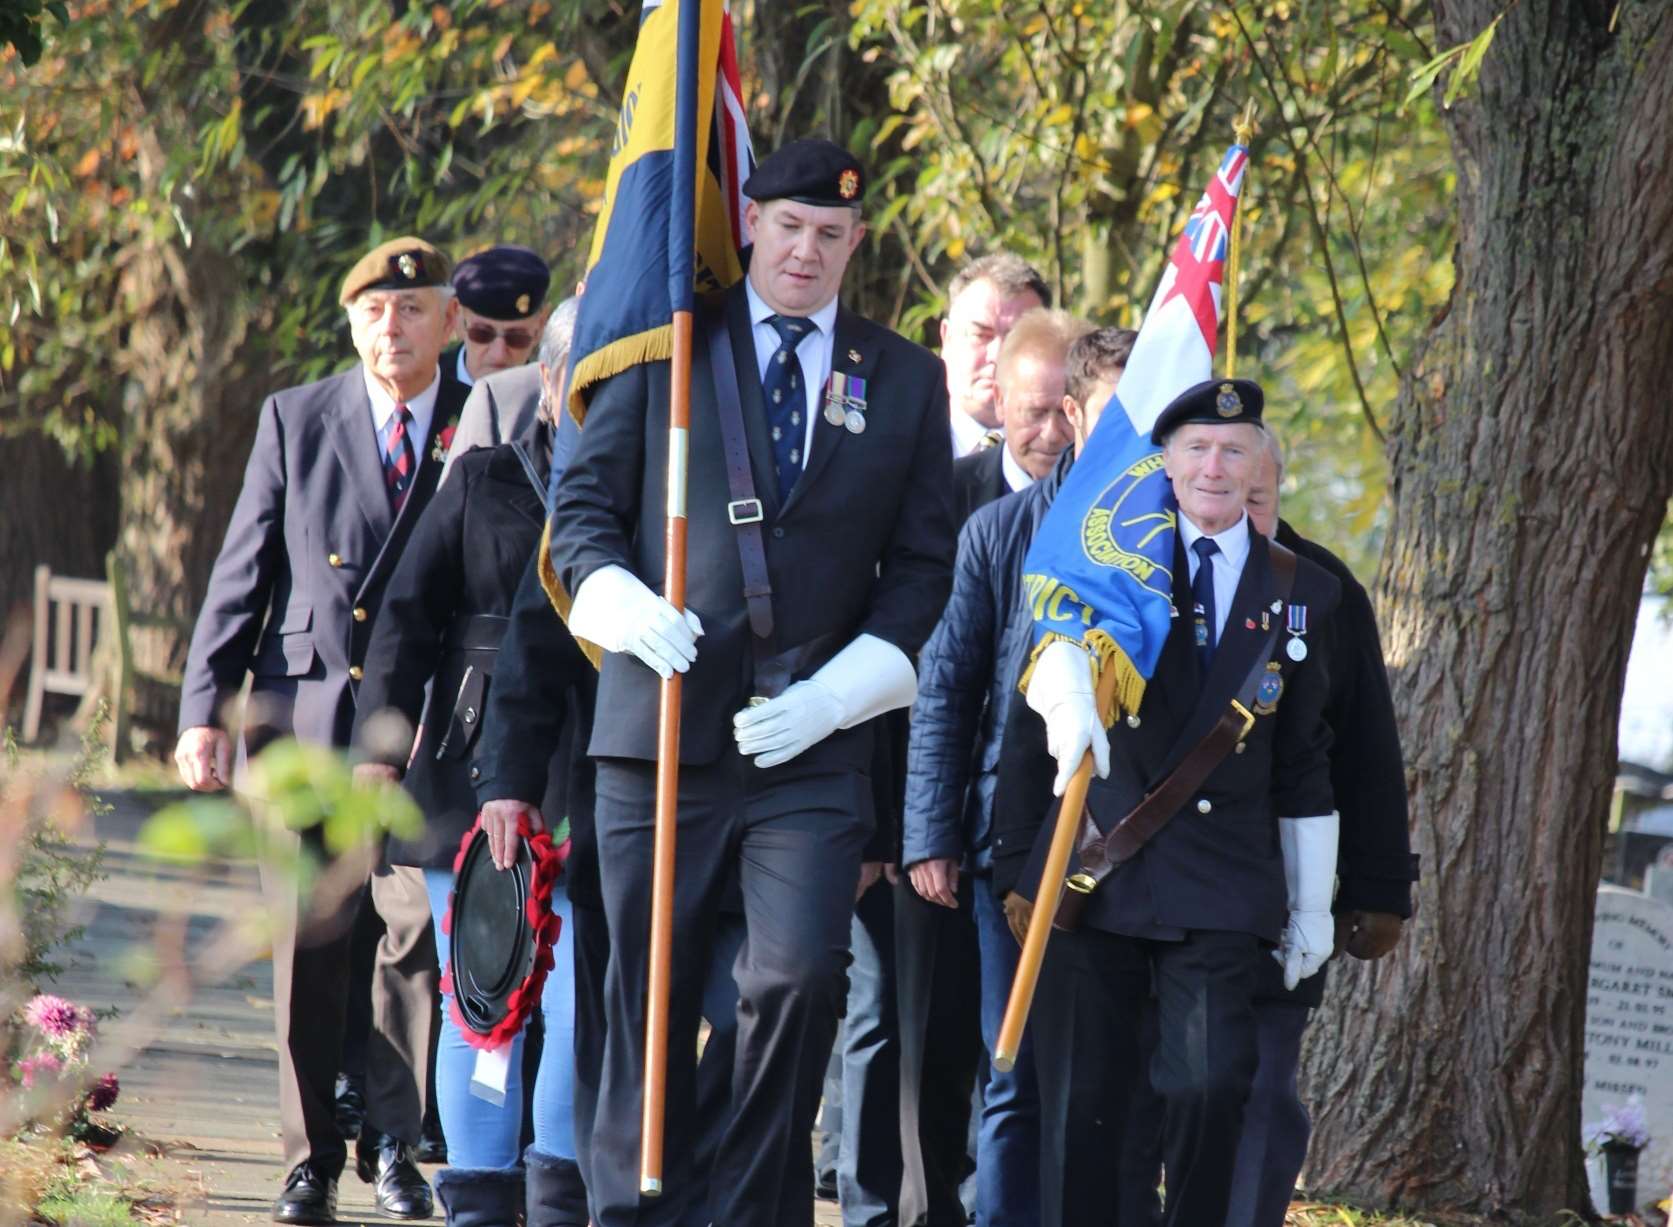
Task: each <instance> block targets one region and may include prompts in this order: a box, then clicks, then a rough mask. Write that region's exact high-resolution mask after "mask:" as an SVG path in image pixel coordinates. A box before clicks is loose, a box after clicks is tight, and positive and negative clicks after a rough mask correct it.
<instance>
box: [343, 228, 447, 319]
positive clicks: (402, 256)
mask: <svg viewBox="0 0 1673 1227" xmlns="http://www.w3.org/2000/svg"><path fill="white" fill-rule="evenodd" d="M447 268H448V265H447V257H446V256H445V255H443V254H442V253H441V251H440V250H439V249H438V248H436V247H432V246H431V245H430V244H429V243H426V242H425V241H424V240H423V239H420V238H415V237H413V236H411V235H408V236H407V237H405V238H399V239H390V240H389V242H387V243H380V244H378V245H377V246H376V247H374V248H372V250H371V251H369V252H367V253H366V254H365V255H363V256H361V257H360V259H359V260H357V261H356V262H355V265H354V267H353V268H351V269H349V275H348V276H347V277H344V278H343V288H342V291H341V293H339V294H338V295H337V302H338V303H339V304H340V305H342V306H345V307H346V306H348V305H349V304H350V303H351V302H353V301H354V300H355V297H356V296H357V295H359V294H363V293H365V292H366V291H367V290H416V289H419V288H421V287H423V286H435V285H446V284H447Z"/></svg>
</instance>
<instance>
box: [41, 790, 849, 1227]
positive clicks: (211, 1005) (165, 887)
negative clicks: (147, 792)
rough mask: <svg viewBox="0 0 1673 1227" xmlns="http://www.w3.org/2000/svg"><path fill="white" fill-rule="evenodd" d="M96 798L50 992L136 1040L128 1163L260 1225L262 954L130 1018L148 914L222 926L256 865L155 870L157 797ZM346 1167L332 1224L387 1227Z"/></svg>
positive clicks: (256, 902) (213, 1226) (121, 1118)
mask: <svg viewBox="0 0 1673 1227" xmlns="http://www.w3.org/2000/svg"><path fill="white" fill-rule="evenodd" d="M106 799H107V800H108V801H110V802H111V803H112V804H113V806H114V809H113V811H112V812H111V813H109V814H107V815H104V816H103V817H101V818H100V819H99V822H98V835H99V837H100V838H102V839H104V840H105V841H106V844H107V847H108V850H109V853H108V862H107V868H108V870H109V874H110V876H109V877H108V878H107V879H105V880H104V881H102V882H99V883H98V884H97V885H95V887H94V888H93V890H92V892H91V898H90V900H89V908H88V911H87V913H86V915H85V916H84V920H85V923H86V924H87V933H86V936H85V937H84V938H83V940H82V942H81V943H80V946H79V947H78V950H77V953H79V954H81V955H83V956H84V957H83V958H82V960H81V962H80V964H79V965H78V966H77V967H75V968H74V969H73V970H72V971H70V972H69V973H68V974H66V975H65V976H64V977H63V978H62V979H61V980H59V981H58V982H57V984H56V985H54V986H52V989H53V991H56V992H59V993H62V994H63V995H64V996H67V997H69V998H71V999H72V1000H74V1001H79V1002H81V1003H83V1004H85V1005H88V1006H92V1007H95V1008H98V1007H104V1006H115V1007H116V1008H117V1009H118V1010H119V1011H121V1012H122V1016H121V1017H119V1018H117V1019H115V1020H113V1021H112V1022H110V1023H107V1024H105V1034H106V1036H107V1037H108V1038H111V1039H116V1040H121V1039H124V1038H130V1037H131V1038H133V1039H135V1040H136V1041H138V1042H140V1043H141V1044H142V1046H141V1048H140V1050H139V1053H138V1055H137V1056H136V1057H135V1058H134V1059H133V1060H132V1061H131V1062H129V1063H128V1065H127V1066H126V1067H125V1068H124V1069H122V1070H121V1079H122V1097H121V1102H120V1103H119V1104H118V1105H117V1107H116V1109H115V1110H114V1111H113V1113H112V1115H113V1117H114V1118H115V1119H116V1120H117V1121H118V1122H120V1123H121V1124H123V1125H125V1126H127V1128H128V1129H129V1131H130V1132H131V1133H132V1134H134V1135H137V1136H138V1138H140V1139H144V1140H146V1141H148V1142H151V1143H153V1144H154V1149H158V1150H160V1151H161V1155H160V1157H155V1158H152V1159H149V1160H139V1161H137V1162H136V1169H135V1175H136V1177H141V1178H143V1179H145V1180H147V1181H154V1182H159V1183H162V1184H166V1185H168V1186H171V1187H172V1188H173V1189H174V1190H176V1191H177V1192H178V1193H179V1195H180V1196H181V1199H182V1200H181V1203H180V1221H181V1222H183V1223H188V1224H193V1225H194V1227H197V1225H201V1227H230V1225H231V1224H250V1223H266V1222H269V1221H270V1219H269V1206H270V1205H271V1202H272V1199H273V1196H274V1194H275V1193H277V1191H278V1189H279V1184H280V1181H281V1180H282V1179H283V1177H284V1171H283V1165H282V1162H281V1160H280V1157H279V1140H278V1135H279V1111H278V1072H277V1070H278V1066H277V1053H276V1049H275V1044H274V1039H273V1018H272V1008H273V968H272V964H271V962H269V961H267V960H266V959H265V958H264V959H262V960H260V961H257V962H251V963H249V964H247V965H246V966H244V967H242V968H240V969H238V970H237V971H236V972H234V973H233V974H232V975H231V976H229V977H227V978H226V979H224V980H223V981H222V982H221V983H220V984H217V985H214V986H212V987H209V988H205V989H201V990H199V991H198V992H197V993H196V994H194V996H193V997H192V999H191V1000H190V1001H188V1002H186V1003H185V1004H184V1005H183V1006H182V1007H181V1008H180V1009H178V1010H177V1011H175V1012H174V1014H173V1017H172V1018H171V1019H170V1020H169V1021H168V1023H167V1024H166V1025H165V1026H163V1027H161V1028H151V1029H150V1030H151V1031H152V1032H153V1033H152V1034H149V1035H139V1034H137V1033H136V1024H135V1022H134V1017H133V1016H134V1012H135V1010H136V1009H137V1007H138V1004H139V1002H140V1001H141V999H142V997H143V991H142V989H140V988H139V987H138V986H137V985H136V984H135V983H134V980H133V978H132V977H134V976H135V975H136V968H137V967H138V966H139V960H141V959H143V958H144V957H145V956H146V954H147V952H148V951H149V950H150V949H152V939H153V934H154V932H155V930H156V926H157V923H158V920H159V917H167V916H170V915H183V916H185V917H186V918H187V921H186V923H187V942H188V949H189V950H190V949H194V948H198V947H200V946H201V945H202V943H203V942H204V941H206V940H207V939H208V937H209V936H210V935H211V934H212V933H214V932H215V931H216V930H218V929H219V927H220V926H221V925H222V923H223V922H224V921H226V920H228V919H236V918H237V917H239V916H241V915H245V914H248V913H249V912H250V911H251V910H252V909H255V908H258V907H259V906H260V902H261V897H260V892H259V889H258V886H257V882H256V871H255V866H254V865H253V864H248V863H244V864H235V865H231V866H227V867H224V868H221V869H218V870H216V871H214V872H211V873H209V874H208V875H202V874H198V873H195V872H188V871H182V870H178V869H174V868H171V867H167V866H160V865H158V864H156V863H155V862H153V861H150V860H149V859H147V858H144V857H141V856H139V855H138V854H137V852H136V850H135V839H136V837H137V835H138V832H139V828H140V825H141V824H142V823H143V821H144V819H145V817H146V815H147V813H148V812H149V808H150V805H151V804H155V803H156V797H155V795H154V794H153V795H152V796H151V797H150V798H146V797H145V796H143V795H141V794H132V793H109V794H106ZM427 1174H433V1169H432V1170H431V1171H430V1172H428V1173H427ZM344 1175H345V1179H344V1180H343V1181H342V1182H341V1184H340V1187H339V1205H338V1216H339V1218H340V1220H341V1221H343V1222H345V1223H366V1224H385V1225H387V1224H388V1223H390V1222H391V1221H392V1220H390V1219H385V1218H381V1217H379V1216H378V1215H376V1214H375V1212H374V1210H373V1205H372V1199H371V1196H370V1193H369V1186H367V1185H364V1184H362V1183H361V1182H360V1181H359V1180H358V1179H356V1178H355V1176H354V1174H353V1172H352V1171H349V1172H345V1173H344ZM817 1211H818V1213H817V1215H816V1219H817V1223H818V1224H819V1227H836V1225H837V1224H839V1223H840V1222H841V1219H840V1217H839V1216H838V1215H837V1213H836V1207H835V1206H833V1205H831V1204H829V1203H825V1202H820V1203H818V1204H817ZM429 1221H431V1222H440V1221H441V1220H440V1219H439V1218H437V1219H432V1220H429Z"/></svg>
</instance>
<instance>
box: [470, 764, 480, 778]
mask: <svg viewBox="0 0 1673 1227" xmlns="http://www.w3.org/2000/svg"><path fill="white" fill-rule="evenodd" d="M481 778H482V768H481V767H476V766H473V767H472V768H471V779H473V780H480V779H481Z"/></svg>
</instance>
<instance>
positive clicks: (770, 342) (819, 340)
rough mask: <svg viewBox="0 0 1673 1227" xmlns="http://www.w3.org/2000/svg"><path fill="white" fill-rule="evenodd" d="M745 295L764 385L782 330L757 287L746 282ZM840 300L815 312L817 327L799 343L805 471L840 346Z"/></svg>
mask: <svg viewBox="0 0 1673 1227" xmlns="http://www.w3.org/2000/svg"><path fill="white" fill-rule="evenodd" d="M744 293H745V294H746V295H747V296H748V298H749V323H750V330H751V333H752V335H753V336H754V337H755V370H756V374H757V375H759V376H760V379H761V382H763V383H765V382H766V379H767V363H769V362H771V361H772V360H773V355H774V354H776V353H777V352H778V347H779V339H778V329H776V328H774V327H773V326H772V325H771V324H769V323H768V322H767V321H768V320H769V319H771V318H772V317H773V316H775V315H777V314H778V312H777V311H774V310H773V309H772V308H771V307H769V306H768V305H767V304H766V301H765V300H763V299H762V297H761V295H759V294H757V293H756V292H755V287H754V286H753V285H751V284H750V283H749V279H748V278H747V277H746V278H745V279H744ZM836 317H837V300H836V297H835V296H834V295H833V296H832V298H831V301H830V302H828V303H826V304H825V305H824V306H823V307H820V308H819V310H817V311H815V312H814V313H813V314H812V315H810V316H808V317H807V319H808V321H809V322H810V323H812V324H813V327H812V328H811V329H809V330H808V332H807V335H805V336H804V337H802V339H801V340H800V341H798V342H796V361H797V362H799V363H801V366H802V382H803V383H804V384H805V385H806V388H807V422H806V424H805V427H804V433H803V436H802V468H804V469H806V468H807V462H808V459H809V457H811V456H812V454H813V426H814V423H815V422H817V421H818V420H819V412H820V410H821V409H823V408H824V403H823V402H824V399H825V383H826V381H827V380H829V379H830V377H831V351H832V349H833V348H834V347H835V345H836Z"/></svg>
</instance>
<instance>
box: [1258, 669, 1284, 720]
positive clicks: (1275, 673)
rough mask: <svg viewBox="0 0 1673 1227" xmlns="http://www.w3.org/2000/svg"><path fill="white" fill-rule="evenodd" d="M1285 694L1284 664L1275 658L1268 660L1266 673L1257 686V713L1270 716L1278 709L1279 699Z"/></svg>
mask: <svg viewBox="0 0 1673 1227" xmlns="http://www.w3.org/2000/svg"><path fill="white" fill-rule="evenodd" d="M1283 696H1284V666H1283V665H1280V664H1279V663H1278V662H1277V661H1275V660H1269V661H1267V662H1266V673H1265V675H1264V676H1262V678H1261V680H1260V681H1259V682H1258V683H1257V684H1256V686H1255V714H1256V715H1257V716H1270V715H1271V714H1272V713H1273V712H1275V711H1277V710H1278V700H1279V699H1281V698H1282V697H1283Z"/></svg>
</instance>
